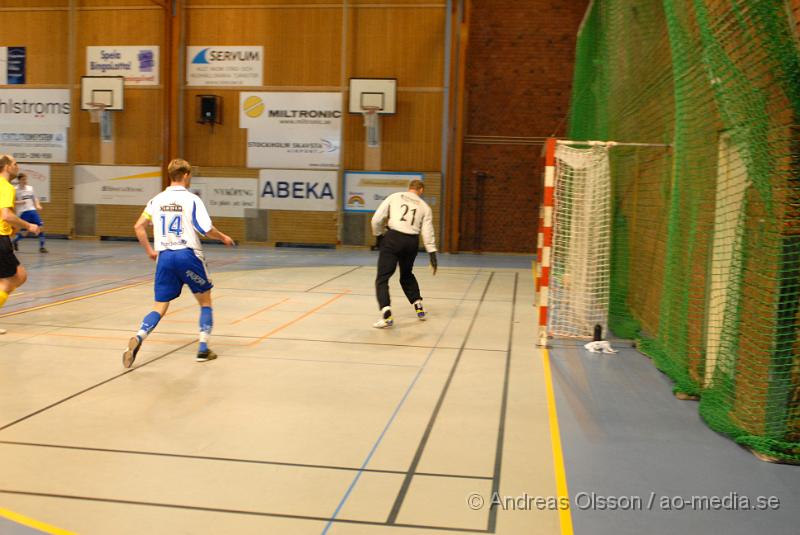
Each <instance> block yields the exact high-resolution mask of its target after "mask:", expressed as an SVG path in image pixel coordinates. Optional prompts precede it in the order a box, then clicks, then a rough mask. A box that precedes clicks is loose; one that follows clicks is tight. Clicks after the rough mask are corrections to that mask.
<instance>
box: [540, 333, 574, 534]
mask: <svg viewBox="0 0 800 535" xmlns="http://www.w3.org/2000/svg"><path fill="white" fill-rule="evenodd" d="M542 362H543V363H544V380H545V384H546V388H547V412H548V414H549V417H550V441H551V442H552V444H553V469H554V470H555V473H556V494H557V495H558V503H559V504H561V503H562V500H563V501H565V502H566V503H570V502H569V490H568V489H567V471H566V469H565V468H564V452H563V450H562V449H561V430H560V429H559V427H558V411H557V410H556V396H555V393H554V391H553V374H552V372H551V371H550V352H549V351H547V348H542ZM570 505H571V504H570ZM558 518H559V520H560V522H561V535H573V533H574V532H573V531H572V512H571V509H570V507H559V509H558Z"/></svg>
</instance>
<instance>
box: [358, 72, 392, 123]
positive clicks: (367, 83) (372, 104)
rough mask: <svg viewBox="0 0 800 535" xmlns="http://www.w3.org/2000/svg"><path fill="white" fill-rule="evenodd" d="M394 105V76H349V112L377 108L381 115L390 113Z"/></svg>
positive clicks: (361, 111)
mask: <svg viewBox="0 0 800 535" xmlns="http://www.w3.org/2000/svg"><path fill="white" fill-rule="evenodd" d="M396 106H397V79H396V78H350V109H349V111H350V113H364V112H365V111H366V110H367V109H369V108H377V109H378V110H377V113H379V114H381V115H392V114H394V113H395V109H396Z"/></svg>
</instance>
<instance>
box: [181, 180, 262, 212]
mask: <svg viewBox="0 0 800 535" xmlns="http://www.w3.org/2000/svg"><path fill="white" fill-rule="evenodd" d="M189 189H190V190H191V191H192V192H193V193H194V194H196V195H197V196H199V197H200V198H201V199H203V204H205V205H206V208H207V209H208V213H209V214H210V215H211V216H212V217H244V211H245V209H247V208H258V179H256V178H220V177H194V178H192V184H191V186H190V187H189Z"/></svg>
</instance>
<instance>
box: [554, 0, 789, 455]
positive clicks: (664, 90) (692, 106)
mask: <svg viewBox="0 0 800 535" xmlns="http://www.w3.org/2000/svg"><path fill="white" fill-rule="evenodd" d="M796 25H797V21H795V20H794V19H793V17H792V15H791V12H790V10H789V9H787V4H786V3H785V2H784V1H783V0H726V1H724V2H723V1H720V0H596V1H595V2H593V4H592V5H591V7H590V11H589V12H588V13H587V16H586V18H585V20H584V22H583V25H582V27H581V31H580V33H579V35H578V43H577V59H576V66H575V75H574V86H573V94H572V106H571V111H570V127H569V133H568V136H569V138H570V139H573V140H591V139H596V140H613V141H618V142H635V143H652V144H661V143H667V144H671V148H669V149H663V148H656V147H646V148H643V147H616V148H613V149H612V150H611V171H612V207H613V235H612V265H611V296H610V305H609V326H610V328H611V330H612V331H613V332H614V333H615V334H616V335H617V336H622V337H625V338H637V339H638V340H639V347H640V349H641V350H642V351H643V352H644V353H646V354H647V355H648V356H650V357H651V358H652V359H653V361H654V363H655V365H656V366H657V367H658V368H659V369H660V370H662V371H663V372H664V373H666V374H668V375H669V377H670V378H671V379H672V380H673V381H674V385H675V386H674V390H675V392H676V393H683V394H687V395H691V396H699V397H700V413H701V415H702V417H703V418H704V420H705V421H706V422H707V423H708V425H709V426H711V427H712V428H713V429H715V430H717V431H719V432H722V433H725V434H727V435H729V436H731V437H732V438H733V439H734V440H736V441H737V442H738V443H740V444H742V445H744V446H746V447H749V448H751V449H753V450H754V451H756V452H760V453H762V454H765V455H766V456H769V457H772V458H775V459H779V460H783V461H787V462H799V461H800V136H798V133H800V128H798V127H797V126H796V125H798V124H800V54H799V53H798V50H799V49H798V41H797V37H796V33H795V30H796Z"/></svg>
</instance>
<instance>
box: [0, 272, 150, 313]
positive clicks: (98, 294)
mask: <svg viewBox="0 0 800 535" xmlns="http://www.w3.org/2000/svg"><path fill="white" fill-rule="evenodd" d="M148 282H150V281H149V280H146V281H141V282H135V283H133V284H126V285H124V286H118V287H116V288H111V289H109V290H103V291H101V292H94V293H90V294H86V295H81V296H78V297H71V298H69V299H62V300H61V301H55V302H53V303H47V304H44V305H37V306H34V307H29V308H23V309H22V310H15V311H14V312H7V313H5V314H0V318H7V317H9V316H17V315H19V314H25V313H26V312H34V311H36V310H42V309H44V308H50V307H54V306H58V305H64V304H66V303H72V302H73V301H82V300H84V299H89V298H91V297H98V296H100V295H105V294H109V293H112V292H118V291H120V290H126V289H128V288H133V287H135V286H141V285H142V284H147V283H148Z"/></svg>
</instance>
